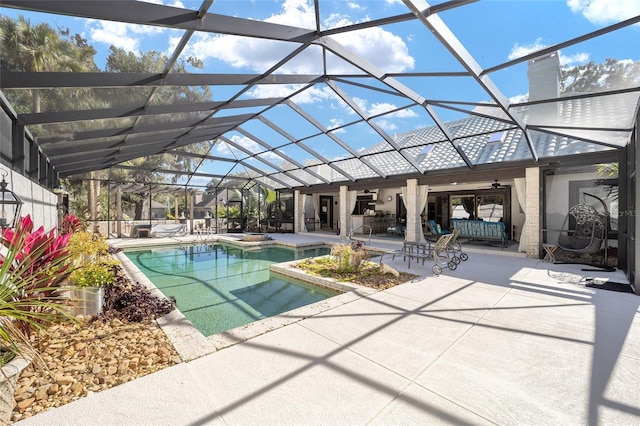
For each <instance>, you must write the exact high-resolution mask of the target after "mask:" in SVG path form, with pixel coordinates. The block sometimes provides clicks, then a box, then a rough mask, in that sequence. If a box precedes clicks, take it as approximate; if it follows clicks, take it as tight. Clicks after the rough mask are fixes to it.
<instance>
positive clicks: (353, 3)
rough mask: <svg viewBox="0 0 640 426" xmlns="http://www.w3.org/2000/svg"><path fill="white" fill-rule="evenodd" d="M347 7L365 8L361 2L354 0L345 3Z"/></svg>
mask: <svg viewBox="0 0 640 426" xmlns="http://www.w3.org/2000/svg"><path fill="white" fill-rule="evenodd" d="M347 7H348V8H349V9H351V10H365V9H366V7H364V6H363V5H361V4H358V3H356V2H353V1H350V2H348V3H347Z"/></svg>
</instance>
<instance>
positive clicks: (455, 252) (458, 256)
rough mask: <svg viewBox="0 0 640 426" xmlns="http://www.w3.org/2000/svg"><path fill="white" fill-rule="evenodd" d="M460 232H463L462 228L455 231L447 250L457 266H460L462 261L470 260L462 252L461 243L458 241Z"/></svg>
mask: <svg viewBox="0 0 640 426" xmlns="http://www.w3.org/2000/svg"><path fill="white" fill-rule="evenodd" d="M460 232H462V230H461V229H460V228H456V229H454V230H453V232H452V234H453V236H452V237H451V241H449V246H448V247H447V250H448V251H449V253H451V260H453V261H454V262H455V263H456V265H459V264H460V262H461V261H465V260H467V259H469V256H468V255H467V253H464V252H463V251H462V245H461V244H460V241H458V237H459V236H460Z"/></svg>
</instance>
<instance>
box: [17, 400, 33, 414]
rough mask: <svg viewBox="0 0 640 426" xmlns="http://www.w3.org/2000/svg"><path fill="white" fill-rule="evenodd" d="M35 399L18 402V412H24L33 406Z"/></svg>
mask: <svg viewBox="0 0 640 426" xmlns="http://www.w3.org/2000/svg"><path fill="white" fill-rule="evenodd" d="M35 400H36V399H35V398H29V399H25V400H24V401H20V402H18V406H17V408H18V410H21V411H24V410H25V409H27V408H28V407H30V406H31V404H33V403H34V402H35Z"/></svg>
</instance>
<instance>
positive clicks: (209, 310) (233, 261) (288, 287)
mask: <svg viewBox="0 0 640 426" xmlns="http://www.w3.org/2000/svg"><path fill="white" fill-rule="evenodd" d="M328 253H329V248H327V247H319V248H309V249H298V250H293V249H289V248H285V247H273V246H270V247H265V248H261V249H259V250H255V249H251V250H244V249H241V248H237V247H232V246H225V245H220V244H207V245H194V246H187V247H162V248H154V249H152V250H149V249H146V250H135V251H133V250H132V251H126V252H125V254H126V255H127V257H128V258H129V259H130V260H131V261H132V262H133V263H134V264H135V265H136V266H137V267H138V268H139V269H140V271H141V272H142V273H144V274H145V275H146V276H147V277H148V278H149V279H150V280H151V282H153V284H155V286H156V287H158V288H159V289H160V290H161V291H162V292H163V293H164V294H165V295H166V296H167V297H170V296H173V297H175V299H176V301H177V303H178V309H179V310H180V312H182V313H183V314H184V315H185V316H186V317H187V319H189V320H190V321H191V322H192V323H193V325H194V326H195V327H196V328H197V329H198V330H200V332H201V333H202V334H204V335H205V336H211V335H213V334H216V333H221V332H223V331H226V330H230V329H232V328H235V327H238V326H241V325H244V324H248V323H250V322H253V321H256V320H260V319H263V318H268V317H271V316H274V315H278V314H281V313H283V312H287V311H290V310H292V309H295V308H299V307H301V306H305V305H309V304H311V303H315V302H319V301H322V300H325V299H328V298H330V297H333V296H335V295H337V294H339V293H338V292H336V291H332V290H329V289H326V288H323V287H318V286H314V285H312V284H307V283H304V282H301V281H296V280H293V279H289V278H286V277H283V276H281V275H277V274H271V273H270V272H269V265H271V264H272V263H279V262H286V261H290V260H295V259H303V258H306V257H314V256H322V255H325V254H328Z"/></svg>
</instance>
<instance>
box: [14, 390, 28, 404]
mask: <svg viewBox="0 0 640 426" xmlns="http://www.w3.org/2000/svg"><path fill="white" fill-rule="evenodd" d="M29 398H31V393H30V392H22V393H20V394H17V395H16V396H15V397H14V399H15V400H16V402H18V403H20V402H22V401H24V400H25V399H29Z"/></svg>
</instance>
